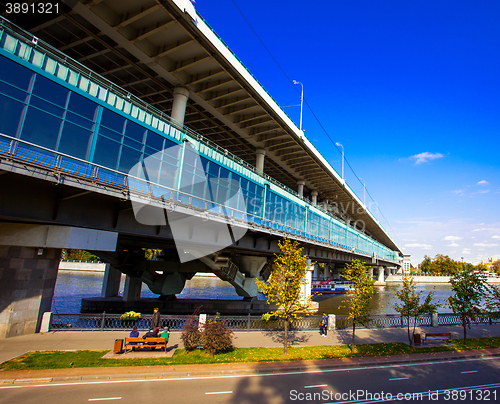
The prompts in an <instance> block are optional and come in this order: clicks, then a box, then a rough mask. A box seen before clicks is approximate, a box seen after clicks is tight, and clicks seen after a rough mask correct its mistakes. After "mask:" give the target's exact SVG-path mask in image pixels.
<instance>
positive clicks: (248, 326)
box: [247, 313, 250, 331]
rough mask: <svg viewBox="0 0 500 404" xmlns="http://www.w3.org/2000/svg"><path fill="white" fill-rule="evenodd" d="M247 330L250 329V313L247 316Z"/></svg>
mask: <svg viewBox="0 0 500 404" xmlns="http://www.w3.org/2000/svg"><path fill="white" fill-rule="evenodd" d="M247 331H250V313H248V316H247Z"/></svg>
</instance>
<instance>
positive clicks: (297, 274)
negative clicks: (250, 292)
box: [256, 237, 315, 355]
mask: <svg viewBox="0 0 500 404" xmlns="http://www.w3.org/2000/svg"><path fill="white" fill-rule="evenodd" d="M278 245H279V248H280V250H281V254H276V258H275V260H274V266H273V269H272V270H271V275H270V276H269V279H268V280H267V281H266V282H263V281H260V280H258V279H256V282H257V287H258V288H259V290H260V291H261V292H262V293H263V294H264V295H266V296H267V303H268V304H276V305H277V306H278V309H277V310H275V311H272V312H268V313H266V314H264V315H263V318H264V319H266V320H269V319H270V318H271V317H278V318H282V319H283V320H284V321H285V338H284V342H283V348H284V351H283V354H284V355H286V354H287V347H288V327H289V324H290V323H291V322H293V321H294V320H296V319H299V318H302V316H304V315H310V314H312V311H313V310H314V307H315V302H314V301H313V300H312V297H311V296H308V297H307V298H306V297H305V296H304V295H303V294H302V289H303V288H304V287H306V288H310V287H311V285H308V284H307V282H306V271H307V261H308V259H309V258H308V257H307V255H303V254H302V251H303V248H299V243H298V242H297V241H290V240H289V239H288V238H286V237H285V238H284V239H283V240H282V241H280V242H278Z"/></svg>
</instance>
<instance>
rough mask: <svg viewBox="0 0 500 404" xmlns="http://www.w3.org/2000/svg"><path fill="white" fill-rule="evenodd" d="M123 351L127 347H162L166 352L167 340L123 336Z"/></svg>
mask: <svg viewBox="0 0 500 404" xmlns="http://www.w3.org/2000/svg"><path fill="white" fill-rule="evenodd" d="M124 348H125V353H127V348H131V350H132V349H143V348H163V349H164V351H165V352H167V341H166V339H165V338H139V337H138V338H131V337H126V338H125V347H124Z"/></svg>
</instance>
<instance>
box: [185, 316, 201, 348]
mask: <svg viewBox="0 0 500 404" xmlns="http://www.w3.org/2000/svg"><path fill="white" fill-rule="evenodd" d="M196 318H197V317H196V315H194V314H193V315H192V316H191V317H189V320H188V321H186V322H185V323H184V326H183V327H182V335H181V340H182V343H183V344H184V349H185V350H186V351H192V350H193V349H195V348H196V347H198V345H200V343H201V332H200V330H199V329H198V320H197V319H196Z"/></svg>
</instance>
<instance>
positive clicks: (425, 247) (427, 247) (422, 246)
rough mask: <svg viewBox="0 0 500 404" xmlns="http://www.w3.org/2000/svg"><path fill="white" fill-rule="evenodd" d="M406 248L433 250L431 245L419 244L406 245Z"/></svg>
mask: <svg viewBox="0 0 500 404" xmlns="http://www.w3.org/2000/svg"><path fill="white" fill-rule="evenodd" d="M405 247H413V248H423V249H424V250H430V249H431V248H432V246H431V245H429V244H419V243H413V244H405Z"/></svg>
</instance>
